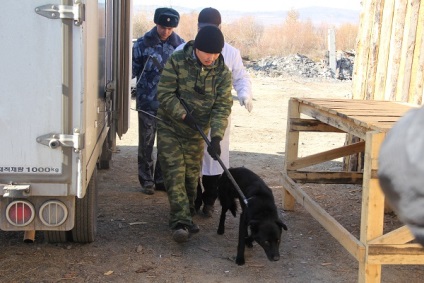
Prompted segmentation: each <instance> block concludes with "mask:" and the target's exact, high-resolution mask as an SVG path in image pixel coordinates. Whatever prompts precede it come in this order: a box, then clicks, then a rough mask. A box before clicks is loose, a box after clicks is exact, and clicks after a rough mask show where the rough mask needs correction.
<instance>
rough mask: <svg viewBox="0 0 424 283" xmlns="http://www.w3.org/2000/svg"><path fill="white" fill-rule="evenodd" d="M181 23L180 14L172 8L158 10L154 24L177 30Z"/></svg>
mask: <svg viewBox="0 0 424 283" xmlns="http://www.w3.org/2000/svg"><path fill="white" fill-rule="evenodd" d="M179 21H180V14H179V13H178V12H177V11H175V10H174V9H172V8H157V9H156V11H155V16H154V18H153V22H154V23H155V24H157V25H161V26H164V27H168V28H175V27H177V26H178V22H179Z"/></svg>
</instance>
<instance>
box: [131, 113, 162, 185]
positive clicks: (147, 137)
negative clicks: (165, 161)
mask: <svg viewBox="0 0 424 283" xmlns="http://www.w3.org/2000/svg"><path fill="white" fill-rule="evenodd" d="M156 130H157V125H156V119H155V118H154V117H151V116H149V115H146V114H144V113H143V112H139V113H138V160H137V161H138V180H139V181H140V184H141V185H142V186H152V185H153V184H156V183H163V176H162V170H161V168H160V164H159V161H157V160H156V164H154V160H153V146H154V143H155V137H156ZM155 159H157V158H155Z"/></svg>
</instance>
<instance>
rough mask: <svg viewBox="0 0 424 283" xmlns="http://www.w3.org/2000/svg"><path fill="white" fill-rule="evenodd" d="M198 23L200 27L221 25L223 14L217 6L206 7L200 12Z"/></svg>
mask: <svg viewBox="0 0 424 283" xmlns="http://www.w3.org/2000/svg"><path fill="white" fill-rule="evenodd" d="M197 25H198V27H199V28H202V27H205V26H210V25H214V26H217V27H219V26H220V25H221V14H220V13H219V11H218V10H217V9H215V8H212V7H209V8H204V9H203V10H202V11H200V13H199V17H198V19H197Z"/></svg>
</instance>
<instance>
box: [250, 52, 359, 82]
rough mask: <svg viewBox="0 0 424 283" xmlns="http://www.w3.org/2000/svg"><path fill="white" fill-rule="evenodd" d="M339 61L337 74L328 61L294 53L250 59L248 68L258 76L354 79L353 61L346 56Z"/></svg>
mask: <svg viewBox="0 0 424 283" xmlns="http://www.w3.org/2000/svg"><path fill="white" fill-rule="evenodd" d="M337 63H338V64H337V67H338V68H340V69H337V71H336V73H337V74H336V73H335V72H333V70H332V69H331V68H330V67H329V66H328V64H327V63H326V62H314V61H313V60H311V59H309V58H308V57H307V56H305V55H301V54H294V55H289V56H287V57H266V58H263V59H260V60H258V61H250V62H248V63H246V68H247V70H248V72H250V73H252V74H254V75H255V76H256V77H287V76H295V77H296V76H300V77H304V78H319V79H352V70H353V63H352V62H351V61H350V60H347V59H346V58H345V57H341V58H340V60H338V62H337ZM346 69H348V70H346ZM349 74H350V75H349Z"/></svg>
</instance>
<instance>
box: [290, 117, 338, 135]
mask: <svg viewBox="0 0 424 283" xmlns="http://www.w3.org/2000/svg"><path fill="white" fill-rule="evenodd" d="M290 130H291V131H298V132H334V133H344V132H343V131H342V130H340V129H337V128H335V127H333V126H330V125H327V124H325V123H323V122H321V121H318V120H315V119H295V118H292V119H290Z"/></svg>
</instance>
